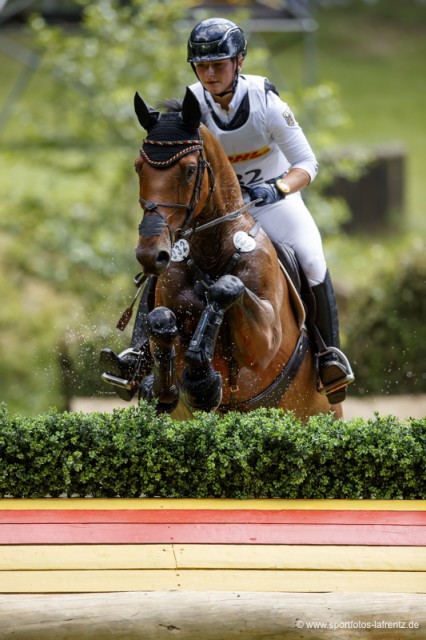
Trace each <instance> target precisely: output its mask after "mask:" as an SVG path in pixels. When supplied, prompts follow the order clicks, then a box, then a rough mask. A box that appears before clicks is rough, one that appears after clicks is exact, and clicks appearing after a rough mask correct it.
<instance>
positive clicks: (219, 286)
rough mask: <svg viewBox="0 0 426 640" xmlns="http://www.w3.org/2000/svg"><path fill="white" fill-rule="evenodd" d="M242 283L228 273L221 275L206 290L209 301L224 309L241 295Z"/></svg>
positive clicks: (243, 288)
mask: <svg viewBox="0 0 426 640" xmlns="http://www.w3.org/2000/svg"><path fill="white" fill-rule="evenodd" d="M244 290H245V286H244V284H243V283H242V282H241V280H240V279H239V278H237V277H236V276H232V275H230V274H228V275H226V276H222V277H221V278H219V280H218V281H217V282H215V283H214V284H212V285H211V286H210V287H209V289H208V292H207V297H208V300H209V302H216V304H217V305H218V306H219V307H220V308H221V309H223V310H224V311H226V310H227V309H228V308H229V307H230V306H231V305H233V304H235V303H236V302H238V301H239V300H241V298H242V297H243V294H244Z"/></svg>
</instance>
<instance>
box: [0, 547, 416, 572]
mask: <svg viewBox="0 0 426 640" xmlns="http://www.w3.org/2000/svg"><path fill="white" fill-rule="evenodd" d="M80 569H81V570H92V569H97V570H108V569H245V570H247V569H257V570H270V569H276V570H280V571H282V570H289V569H292V570H315V571H320V570H334V571H395V572H401V571H424V572H426V548H425V547H364V546H360V547H332V546H331V547H330V546H315V547H312V546H302V545H293V546H286V545H282V546H277V545H250V546H248V545H202V544H200V545H133V544H129V545H60V546H58V545H35V546H26V545H23V546H10V547H3V548H2V549H1V551H0V570H2V571H34V570H37V571H55V570H80Z"/></svg>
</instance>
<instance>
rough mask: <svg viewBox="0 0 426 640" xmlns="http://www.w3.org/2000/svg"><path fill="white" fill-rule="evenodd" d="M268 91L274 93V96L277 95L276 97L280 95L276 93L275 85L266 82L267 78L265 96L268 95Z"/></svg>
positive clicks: (268, 81)
mask: <svg viewBox="0 0 426 640" xmlns="http://www.w3.org/2000/svg"><path fill="white" fill-rule="evenodd" d="M269 91H272V93H275V95H277V96H279V95H280V94H279V93H278V91H277V89H276V87H275V85H274V84H272V82H271V81H270V80H268V78H265V94H266V95H267V94H268V93H269Z"/></svg>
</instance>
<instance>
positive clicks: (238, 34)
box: [187, 18, 247, 65]
mask: <svg viewBox="0 0 426 640" xmlns="http://www.w3.org/2000/svg"><path fill="white" fill-rule="evenodd" d="M246 53H247V41H246V39H245V36H244V33H243V31H242V29H240V27H238V26H237V25H236V24H234V23H233V22H231V21H230V20H226V19H225V18H208V19H207V20H203V21H202V22H200V23H199V24H197V25H196V26H195V27H194V28H193V30H192V31H191V35H190V36H189V40H188V58H187V61H188V62H190V63H191V64H192V65H193V64H194V63H196V62H207V61H210V60H222V59H224V58H235V57H238V56H239V55H242V56H243V58H244V57H245V56H246Z"/></svg>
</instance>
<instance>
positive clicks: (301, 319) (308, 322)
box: [273, 243, 316, 328]
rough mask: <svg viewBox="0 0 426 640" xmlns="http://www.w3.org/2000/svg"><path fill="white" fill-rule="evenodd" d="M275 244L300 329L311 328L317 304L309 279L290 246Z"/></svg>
mask: <svg viewBox="0 0 426 640" xmlns="http://www.w3.org/2000/svg"><path fill="white" fill-rule="evenodd" d="M273 244H274V247H275V250H276V252H277V257H278V261H279V264H280V267H281V270H282V272H283V273H284V275H285V277H286V280H287V283H288V285H289V288H290V294H291V303H292V305H293V310H294V313H295V314H296V318H297V320H298V324H299V327H300V328H302V327H303V326H304V325H305V326H307V327H308V328H311V327H312V326H313V325H314V323H315V314H316V303H315V298H314V295H313V293H312V290H311V287H310V284H309V282H308V278H307V277H306V274H305V272H304V271H303V268H302V266H301V264H300V262H299V260H298V259H297V256H296V254H295V252H294V251H293V249H292V248H291V247H290V245H288V244H281V243H280V244H279V245H276V244H275V243H273Z"/></svg>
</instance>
